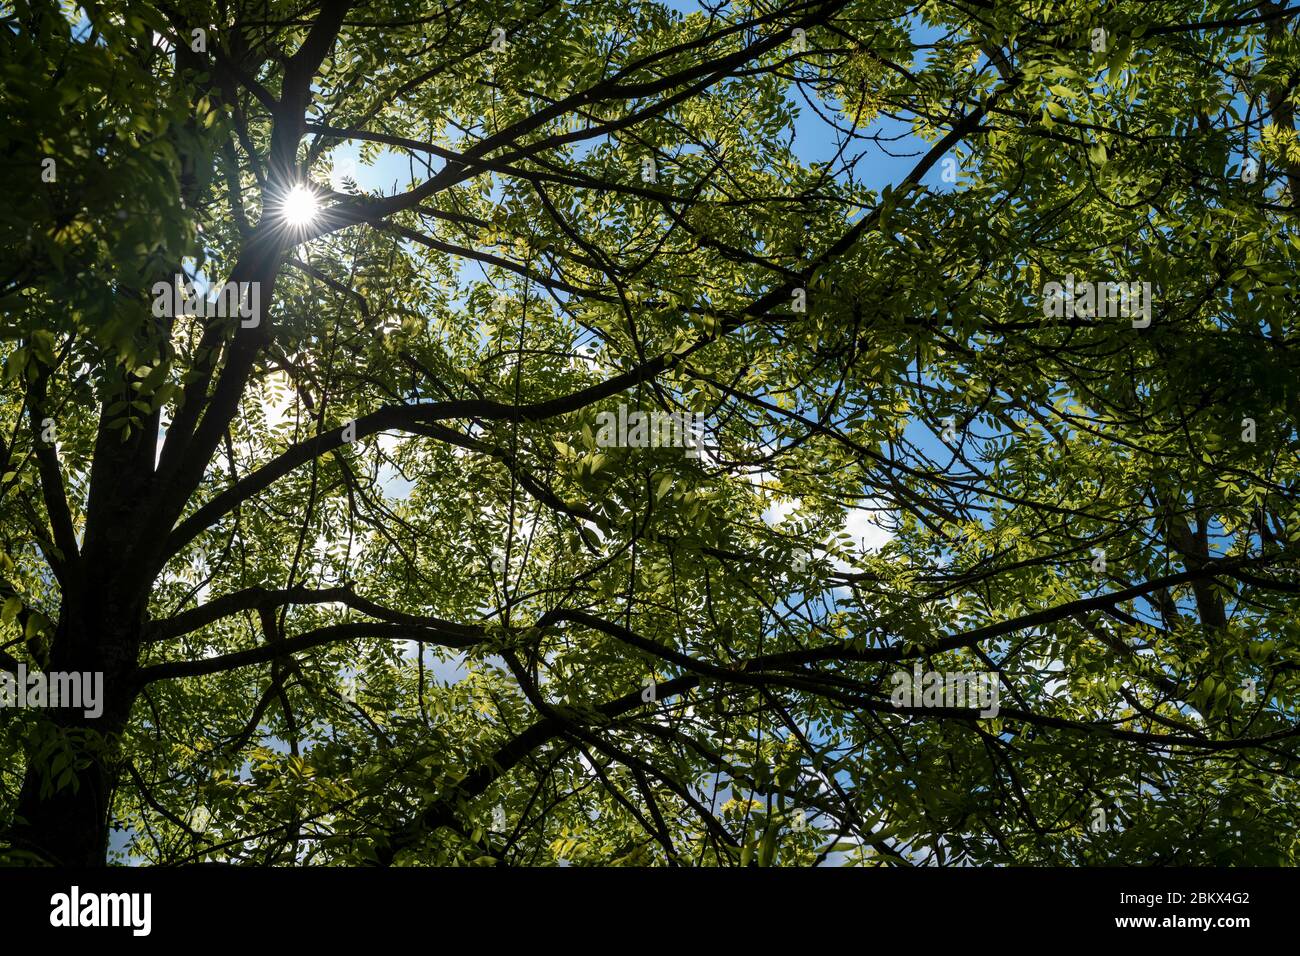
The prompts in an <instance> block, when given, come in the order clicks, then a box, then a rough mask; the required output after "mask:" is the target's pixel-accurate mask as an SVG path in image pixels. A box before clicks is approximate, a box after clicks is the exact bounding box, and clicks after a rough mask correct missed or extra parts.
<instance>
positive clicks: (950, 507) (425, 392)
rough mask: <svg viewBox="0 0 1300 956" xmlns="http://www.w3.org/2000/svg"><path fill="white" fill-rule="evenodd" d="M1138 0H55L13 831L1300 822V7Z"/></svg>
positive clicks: (32, 19)
mask: <svg viewBox="0 0 1300 956" xmlns="http://www.w3.org/2000/svg"><path fill="white" fill-rule="evenodd" d="M1100 6H1102V5H1098V4H1095V3H1090V2H1086V0H1052V2H1045V0H991V2H984V0H921V2H915V0H913V2H902V0H803V2H800V0H796V2H792V3H779V2H769V0H756V2H744V3H727V2H719V3H718V4H716V5H713V4H700V6H699V7H698V8H697V7H696V6H695V5H693V4H684V5H679V4H665V3H660V2H641V0H620V2H603V0H572V2H568V0H508V2H506V0H487V2H474V3H468V2H465V0H458V2H455V0H449V2H437V3H435V2H430V0H390V2H385V0H373V2H370V0H366V2H356V3H349V2H346V0H296V2H287V0H258V2H253V0H234V2H228V0H217V2H189V0H171V2H163V0H132V2H130V3H121V2H111V3H94V2H85V3H82V4H81V5H76V4H72V3H63V4H56V3H51V2H45V0H16V2H14V3H10V4H6V5H5V6H4V7H3V8H0V20H2V21H3V28H2V29H0V71H2V75H3V90H2V92H0V96H2V97H3V115H4V119H5V122H4V123H3V124H0V162H2V163H3V166H4V170H5V181H6V184H7V186H8V192H7V195H6V197H5V203H4V204H3V205H2V206H0V242H2V243H3V249H4V256H3V260H2V261H0V304H2V308H3V318H2V324H0V358H2V360H3V384H2V386H0V601H2V602H3V612H2V614H0V617H2V623H0V647H2V650H0V666H2V667H3V668H4V671H5V672H7V673H8V674H10V675H17V674H19V673H20V668H21V669H22V672H24V673H31V672H35V671H42V672H48V673H50V674H57V673H64V672H95V673H99V674H102V676H103V701H102V704H103V707H102V713H100V714H98V715H95V716H88V715H87V714H86V713H83V712H82V711H81V710H74V709H69V708H66V707H65V708H58V709H53V708H50V709H41V708H39V707H19V706H10V707H5V708H0V753H3V760H0V780H2V781H3V785H2V786H0V826H2V827H3V835H2V836H0V843H2V844H3V853H4V859H5V860H7V861H9V862H24V861H41V862H46V863H62V864H72V863H77V864H95V863H101V862H105V861H107V862H127V861H131V862H144V863H152V864H172V863H182V862H192V861H197V860H204V859H206V860H222V861H228V862H233V863H258V864H278V865H286V864H331V863H378V864H396V865H422V864H479V865H484V864H498V863H504V864H511V865H552V864H556V863H559V862H567V863H569V864H572V865H609V864H637V865H649V864H654V865H690V866H694V865H708V866H712V865H722V866H734V865H751V864H758V865H791V866H807V865H812V864H821V863H826V862H832V863H848V864H867V865H897V866H910V865H927V864H939V865H943V864H967V865H968V864H1011V863H1020V864H1100V863H1253V864H1260V863H1273V864H1286V863H1295V862H1296V858H1297V853H1298V852H1300V847H1298V845H1297V843H1296V828H1295V812H1294V810H1293V807H1294V806H1295V804H1296V802H1297V799H1298V798H1300V787H1297V764H1296V761H1297V757H1300V750H1298V744H1300V715H1297V713H1296V700H1295V695H1296V691H1297V689H1298V688H1300V676H1298V674H1300V565H1298V564H1297V561H1296V558H1297V551H1298V549H1300V510H1297V499H1296V490H1297V478H1298V477H1300V476H1298V474H1297V471H1298V468H1300V457H1298V456H1297V449H1300V437H1298V436H1297V431H1296V421H1297V413H1298V411H1300V409H1298V393H1297V386H1298V383H1300V377H1298V376H1297V372H1298V371H1300V361H1298V360H1297V354H1298V352H1297V350H1298V349H1300V341H1298V340H1297V329H1296V319H1295V314H1296V306H1297V301H1296V294H1295V290H1294V284H1293V274H1294V270H1295V268H1296V263H1297V258H1298V256H1300V234H1298V232H1297V224H1298V223H1297V218H1296V213H1297V206H1296V202H1297V192H1296V190H1297V188H1300V141H1298V140H1297V132H1296V128H1295V117H1294V110H1295V102H1296V84H1297V80H1298V79H1300V45H1298V43H1297V38H1296V33H1295V24H1296V22H1297V17H1296V14H1297V13H1300V8H1297V7H1294V6H1292V5H1290V4H1287V3H1273V2H1253V0H1251V2H1242V0H1232V2H1229V0H1197V2H1194V3H1193V2H1187V0H1140V2H1138V0H1118V2H1113V3H1107V4H1105V5H1104V9H1099V7H1100ZM810 136H811V137H815V138H817V142H819V143H821V144H823V145H825V146H827V147H828V148H827V150H826V154H825V156H822V157H820V158H816V159H811V158H809V156H810V154H809V152H808V151H807V148H806V147H807V145H808V138H809V137H810ZM349 157H355V161H354V162H353V166H352V171H351V172H350V173H349V172H347V171H346V164H347V162H348V161H349ZM371 164H377V165H379V166H383V167H384V168H387V169H400V171H401V177H402V181H401V182H399V183H397V184H396V186H395V188H386V187H384V186H382V185H375V184H374V182H373V181H371V182H370V183H369V184H363V183H362V182H359V181H358V180H360V179H364V178H365V177H363V176H360V175H359V174H358V173H357V170H358V169H361V168H366V169H369V168H370V166H371ZM385 164H386V165H385ZM882 170H884V171H887V172H883V173H882ZM177 277H180V279H181V282H180V284H181V285H185V284H190V285H192V286H193V288H192V289H190V290H189V291H190V292H191V293H192V294H191V295H190V297H188V298H184V299H183V298H182V296H181V293H180V292H176V291H175V287H176V286H177V285H178V283H177ZM227 283H229V284H231V285H230V286H229V287H228V288H231V289H232V290H233V291H232V293H231V295H230V296H228V297H226V298H225V299H220V298H218V297H217V295H216V293H217V290H218V289H220V288H222V287H226V284H227ZM1104 283H1117V284H1118V283H1122V284H1123V286H1122V293H1116V294H1115V295H1111V296H1108V294H1107V287H1106V286H1105V285H1103V284H1104ZM241 284H245V285H242V286H241ZM1116 288H1119V287H1118V286H1117V287H1116ZM207 292H210V293H211V295H210V296H209V298H210V299H211V300H213V301H215V302H217V303H224V304H225V305H226V306H229V308H218V307H215V306H209V307H203V306H198V307H197V308H196V307H195V305H196V302H197V301H198V299H199V298H201V297H202V296H203V295H204V294H205V293H207ZM254 293H255V295H254ZM236 299H239V302H238V305H240V306H243V307H244V311H242V312H241V311H240V310H239V308H236V307H235V306H236ZM187 304H188V305H189V306H190V308H188V309H187V308H186V305H187ZM177 306H180V307H179V308H177ZM187 313H188V314H187ZM637 412H640V413H642V414H643V415H644V416H645V417H644V418H643V419H641V421H642V423H643V424H646V423H648V424H649V426H650V427H649V430H648V432H647V436H646V440H644V441H638V440H637V438H636V437H634V436H633V435H632V434H631V432H633V431H635V429H636V428H637V424H636V422H637V420H638V418H640V416H637V415H636V414H635V413H637ZM615 422H617V427H614V425H613V424H612V423H615ZM665 423H667V424H666V425H665ZM692 423H693V426H694V427H697V428H698V429H699V431H698V436H697V437H698V438H699V442H698V446H699V447H695V448H692V447H690V446H691V444H692V439H693V435H695V433H691V432H690V431H689V428H690V427H692ZM657 426H662V427H664V428H666V429H667V428H675V429H678V430H679V432H678V433H677V434H676V435H675V436H672V440H668V441H656V440H654V438H655V436H656V432H655V428H656V427H657ZM602 429H607V430H606V431H602ZM610 430H612V431H613V432H618V434H617V435H616V436H615V440H613V441H611V440H610ZM624 432H627V433H628V434H624ZM683 436H685V437H683ZM657 437H659V438H663V437H664V433H662V432H661V433H658V434H657ZM868 531H870V533H871V536H872V540H871V541H864V540H863V536H864V534H866V533H867V532H868ZM935 674H937V675H939V677H938V680H939V681H941V682H942V681H944V680H945V675H947V678H946V679H947V684H945V685H944V687H938V685H935V684H933V683H932V682H929V677H928V676H927V677H926V678H924V681H925V682H924V683H922V682H918V686H917V687H916V689H915V690H916V692H915V693H912V692H911V691H912V687H911V684H910V682H911V681H912V679H913V675H935ZM952 675H967V676H971V675H988V683H985V684H980V685H979V686H980V687H982V688H983V690H985V691H991V692H993V693H994V694H995V697H994V701H995V706H993V707H991V708H982V707H980V706H974V705H973V697H972V698H970V699H965V700H956V701H954V699H953V698H952V697H951V694H950V693H949V694H948V696H945V695H944V694H943V693H941V691H943V690H944V688H946V689H947V691H949V692H950V691H951V689H952V686H953V682H952V680H951V677H952ZM904 678H905V679H904ZM957 686H958V687H960V686H961V684H960V682H958V684H957ZM970 686H975V685H974V684H972V685H970ZM900 687H906V691H907V693H905V694H904V699H903V700H902V702H901V703H900V697H899V689H900ZM923 688H924V689H925V690H924V692H923ZM936 688H937V689H936ZM932 689H933V690H934V693H933V694H932V693H930V692H929V691H930V690H932ZM986 703H987V702H986ZM990 711H991V712H990Z"/></svg>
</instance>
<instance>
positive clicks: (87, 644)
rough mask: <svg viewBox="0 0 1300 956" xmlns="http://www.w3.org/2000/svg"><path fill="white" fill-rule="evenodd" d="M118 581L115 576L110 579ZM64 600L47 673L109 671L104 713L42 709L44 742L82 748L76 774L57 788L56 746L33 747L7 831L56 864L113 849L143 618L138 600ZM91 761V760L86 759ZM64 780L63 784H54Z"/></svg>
mask: <svg viewBox="0 0 1300 956" xmlns="http://www.w3.org/2000/svg"><path fill="white" fill-rule="evenodd" d="M108 587H109V588H111V587H112V585H111V583H109V584H108ZM86 597H87V598H88V600H85V601H78V600H74V601H72V602H70V603H69V604H65V607H64V609H63V612H62V614H61V616H60V620H59V624H58V626H57V628H56V630H55V634H54V640H53V642H52V644H51V648H50V654H49V658H48V665H47V666H45V667H44V670H45V671H46V673H52V672H54V673H57V672H72V673H87V672H89V673H95V672H100V673H102V674H103V684H102V695H101V701H100V702H101V703H102V705H103V712H102V713H101V714H100V715H99V716H97V717H87V716H86V715H85V712H84V708H59V709H57V710H56V709H50V710H47V711H44V712H42V713H41V715H40V717H39V719H40V722H41V730H40V732H39V733H38V734H37V739H38V741H48V742H50V743H51V744H54V743H56V742H58V741H59V740H60V738H62V740H63V741H65V742H66V743H67V744H68V745H70V750H71V752H72V753H73V754H75V755H76V757H77V758H78V759H77V763H76V766H77V769H76V770H75V780H74V782H72V783H65V785H64V786H62V787H58V782H59V777H60V775H61V773H62V767H60V769H59V772H58V773H52V772H51V770H52V767H53V762H54V755H55V754H57V753H58V752H59V751H58V749H53V750H50V751H46V752H45V753H44V754H43V755H42V754H41V753H40V751H37V752H36V753H33V752H31V751H29V753H28V764H27V770H26V774H25V776H24V778H23V786H22V790H21V792H20V794H19V798H18V808H17V818H16V819H15V821H14V823H13V825H12V827H11V829H10V832H9V834H8V842H9V843H10V844H11V845H12V846H13V847H14V849H16V850H19V851H22V852H24V853H25V854H31V855H32V856H34V857H35V858H37V859H39V860H40V861H41V862H43V863H47V864H51V865H55V866H88V867H95V866H104V865H105V863H106V862H107V854H108V824H109V811H110V802H111V799H112V794H113V790H114V788H115V785H116V775H117V769H118V766H117V744H118V741H119V740H120V737H121V733H122V731H123V730H124V729H125V728H126V725H127V721H128V719H129V718H130V714H131V705H132V703H133V701H134V699H135V697H136V694H137V689H136V687H135V685H134V680H133V675H134V671H135V662H136V655H137V654H138V651H139V647H140V635H141V632H142V624H143V617H142V615H141V614H140V612H139V610H138V608H139V607H140V606H141V605H140V604H139V603H138V602H130V604H129V605H127V606H124V605H123V603H122V601H121V600H120V599H119V600H112V599H107V600H104V599H103V598H106V597H107V595H103V594H90V595H87V596H86ZM83 764H84V766H83ZM56 787H58V789H54V788H56Z"/></svg>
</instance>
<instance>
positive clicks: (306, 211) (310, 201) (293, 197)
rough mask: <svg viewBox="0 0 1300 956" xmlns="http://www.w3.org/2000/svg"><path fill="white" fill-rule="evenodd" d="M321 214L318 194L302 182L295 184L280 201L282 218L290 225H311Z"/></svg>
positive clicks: (300, 226) (299, 226)
mask: <svg viewBox="0 0 1300 956" xmlns="http://www.w3.org/2000/svg"><path fill="white" fill-rule="evenodd" d="M319 214H320V203H319V202H318V201H317V199H316V194H315V193H314V192H312V191H311V190H310V189H308V188H307V187H306V186H303V185H302V184H299V185H296V186H294V187H293V188H292V189H290V190H289V192H288V193H286V194H285V197H284V201H283V202H281V203H280V218H281V219H283V220H284V221H285V223H286V224H288V225H290V226H295V227H298V228H302V227H305V226H310V225H311V224H312V223H313V222H314V221H315V220H316V217H317V215H319Z"/></svg>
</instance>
